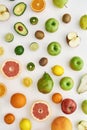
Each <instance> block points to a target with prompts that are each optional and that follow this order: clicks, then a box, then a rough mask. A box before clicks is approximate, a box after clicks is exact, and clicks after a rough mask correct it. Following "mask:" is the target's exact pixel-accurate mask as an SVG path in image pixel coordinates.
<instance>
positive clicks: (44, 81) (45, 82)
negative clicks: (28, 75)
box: [37, 72, 54, 94]
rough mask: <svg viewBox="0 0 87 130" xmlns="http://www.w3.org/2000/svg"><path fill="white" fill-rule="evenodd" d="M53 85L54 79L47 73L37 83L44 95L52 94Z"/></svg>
mask: <svg viewBox="0 0 87 130" xmlns="http://www.w3.org/2000/svg"><path fill="white" fill-rule="evenodd" d="M53 85H54V82H53V79H52V78H51V76H50V75H49V74H48V73H46V72H45V73H44V74H43V76H42V77H41V78H40V79H39V80H38V82H37V87H38V90H39V91H40V92H41V93H44V94H47V93H50V92H51V90H52V89H53Z"/></svg>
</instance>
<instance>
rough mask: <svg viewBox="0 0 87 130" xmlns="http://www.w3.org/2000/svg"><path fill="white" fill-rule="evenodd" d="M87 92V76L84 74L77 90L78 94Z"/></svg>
mask: <svg viewBox="0 0 87 130" xmlns="http://www.w3.org/2000/svg"><path fill="white" fill-rule="evenodd" d="M86 91H87V74H84V75H83V76H82V77H81V79H80V84H79V86H78V88H77V92H78V93H79V94H80V93H84V92H86Z"/></svg>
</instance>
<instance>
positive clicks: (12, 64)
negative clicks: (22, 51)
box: [1, 59, 21, 78]
mask: <svg viewBox="0 0 87 130" xmlns="http://www.w3.org/2000/svg"><path fill="white" fill-rule="evenodd" d="M20 69H21V66H20V64H19V63H18V61H16V60H13V59H11V60H6V61H5V62H4V63H3V64H2V66H1V72H2V74H3V75H5V76H6V77H7V78H14V77H16V76H18V75H19V73H20Z"/></svg>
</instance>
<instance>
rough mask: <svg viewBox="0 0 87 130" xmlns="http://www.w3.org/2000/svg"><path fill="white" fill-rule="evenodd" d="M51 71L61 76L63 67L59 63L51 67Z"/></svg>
mask: <svg viewBox="0 0 87 130" xmlns="http://www.w3.org/2000/svg"><path fill="white" fill-rule="evenodd" d="M52 73H53V74H54V75H56V76H61V75H63V73H64V68H63V67H62V66H60V65H54V66H53V67H52Z"/></svg>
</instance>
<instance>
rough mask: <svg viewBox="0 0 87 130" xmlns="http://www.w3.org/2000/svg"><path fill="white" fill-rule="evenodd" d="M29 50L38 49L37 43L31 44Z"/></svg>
mask: <svg viewBox="0 0 87 130" xmlns="http://www.w3.org/2000/svg"><path fill="white" fill-rule="evenodd" d="M29 48H30V50H32V51H36V50H38V48H39V44H38V43H37V42H32V43H31V44H30V46H29Z"/></svg>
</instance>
